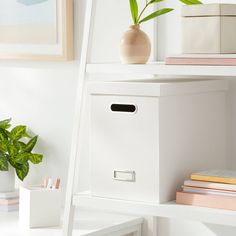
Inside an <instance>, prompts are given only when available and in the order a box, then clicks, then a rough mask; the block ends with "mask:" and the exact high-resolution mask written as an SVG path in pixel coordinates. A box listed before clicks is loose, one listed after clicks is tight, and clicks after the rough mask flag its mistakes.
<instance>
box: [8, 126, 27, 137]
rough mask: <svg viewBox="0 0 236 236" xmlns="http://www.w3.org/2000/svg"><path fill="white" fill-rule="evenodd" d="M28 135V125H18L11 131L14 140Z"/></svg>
mask: <svg viewBox="0 0 236 236" xmlns="http://www.w3.org/2000/svg"><path fill="white" fill-rule="evenodd" d="M25 136H26V126H24V125H18V126H16V127H15V128H13V129H12V131H11V138H12V139H13V140H19V139H21V138H23V137H25Z"/></svg>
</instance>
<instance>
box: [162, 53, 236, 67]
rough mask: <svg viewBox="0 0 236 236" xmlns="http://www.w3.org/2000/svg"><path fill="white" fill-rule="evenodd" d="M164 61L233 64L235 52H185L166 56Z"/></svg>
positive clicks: (168, 63) (215, 64) (181, 63)
mask: <svg viewBox="0 0 236 236" xmlns="http://www.w3.org/2000/svg"><path fill="white" fill-rule="evenodd" d="M165 62H166V64H167V65H206V66H213V65H214V66H235V65H236V54H229V55H225V54H220V55H214V54H213V55H211V54H206V55H201V54H196V55H195V54H194V55H191V54H189V55H188V54H186V55H179V56H170V57H167V58H166V61H165Z"/></svg>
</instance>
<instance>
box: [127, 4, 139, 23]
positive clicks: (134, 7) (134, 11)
mask: <svg viewBox="0 0 236 236" xmlns="http://www.w3.org/2000/svg"><path fill="white" fill-rule="evenodd" d="M129 4H130V10H131V15H132V18H133V22H134V24H136V23H137V20H138V4H137V1H136V0H129Z"/></svg>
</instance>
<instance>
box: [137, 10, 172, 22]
mask: <svg viewBox="0 0 236 236" xmlns="http://www.w3.org/2000/svg"><path fill="white" fill-rule="evenodd" d="M173 10H174V9H172V8H163V9H161V10H158V11H155V12H153V13H152V14H150V15H148V16H146V17H144V18H143V19H142V20H140V21H139V24H141V23H143V22H145V21H148V20H151V19H153V18H155V17H157V16H160V15H163V14H166V13H168V12H170V11H173Z"/></svg>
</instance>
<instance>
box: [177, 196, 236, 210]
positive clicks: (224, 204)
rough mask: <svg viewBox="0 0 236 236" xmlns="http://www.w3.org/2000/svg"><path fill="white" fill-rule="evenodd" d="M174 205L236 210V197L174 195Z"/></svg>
mask: <svg viewBox="0 0 236 236" xmlns="http://www.w3.org/2000/svg"><path fill="white" fill-rule="evenodd" d="M176 203H177V204H184V205H193V206H201V207H209V208H219V209H225V210H233V211H235V210H236V197H228V196H219V195H211V194H197V193H185V192H177V193H176Z"/></svg>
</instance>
